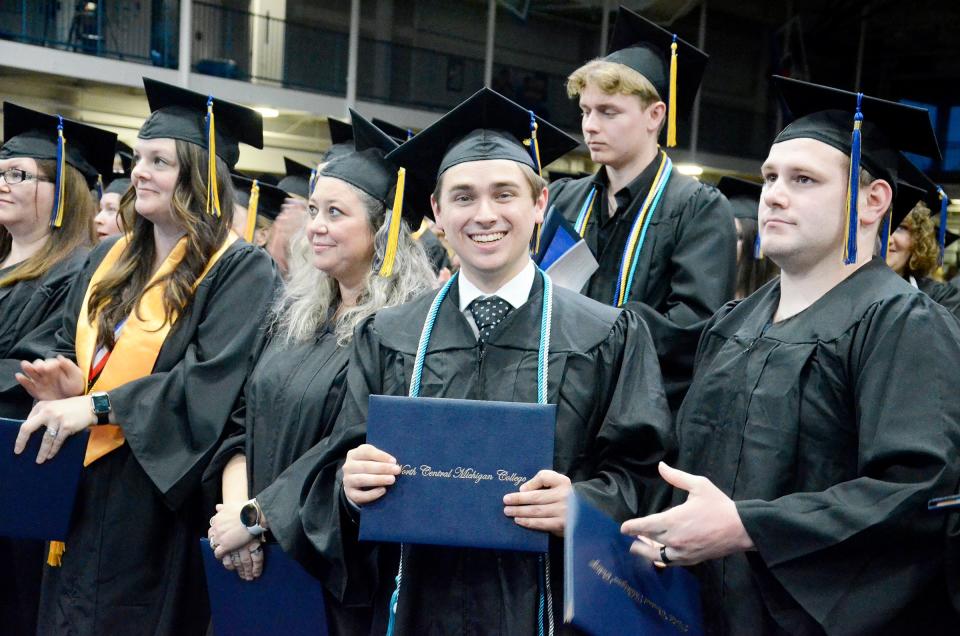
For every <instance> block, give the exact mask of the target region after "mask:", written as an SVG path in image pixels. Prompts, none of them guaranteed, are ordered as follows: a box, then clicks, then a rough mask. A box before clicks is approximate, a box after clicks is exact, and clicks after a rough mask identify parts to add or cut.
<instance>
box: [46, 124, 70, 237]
mask: <svg viewBox="0 0 960 636" xmlns="http://www.w3.org/2000/svg"><path fill="white" fill-rule="evenodd" d="M57 119H58V120H59V122H58V123H57V174H56V178H55V179H54V183H53V210H52V211H51V213H50V227H61V226H62V225H63V205H64V195H63V185H64V184H63V179H64V176H63V163H64V161H66V159H67V140H66V139H65V138H64V136H63V117H61V116H59V115H57Z"/></svg>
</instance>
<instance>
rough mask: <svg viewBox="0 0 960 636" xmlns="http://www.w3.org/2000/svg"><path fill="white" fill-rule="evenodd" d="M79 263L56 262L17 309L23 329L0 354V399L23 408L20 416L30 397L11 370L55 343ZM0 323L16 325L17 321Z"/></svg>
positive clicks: (47, 353)
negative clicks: (53, 270) (49, 274)
mask: <svg viewBox="0 0 960 636" xmlns="http://www.w3.org/2000/svg"><path fill="white" fill-rule="evenodd" d="M81 264H82V258H72V259H70V260H69V261H68V262H65V263H61V264H60V265H58V266H57V267H58V270H59V271H57V272H56V274H55V275H54V276H52V277H51V279H50V280H49V281H47V282H45V283H44V284H43V285H40V286H39V287H38V288H37V289H36V290H35V291H34V293H33V294H32V295H31V296H30V297H29V298H28V299H27V302H26V304H25V306H24V307H23V310H22V311H21V312H20V317H21V320H20V321H19V322H20V325H19V330H20V331H21V332H22V333H21V334H18V337H19V339H18V340H17V342H16V343H15V344H14V345H13V347H11V349H10V350H9V351H8V352H7V356H6V357H5V358H0V403H3V404H5V405H7V406H6V408H7V409H10V408H13V409H14V410H23V416H26V415H27V413H28V412H29V411H30V406H31V405H32V403H33V398H32V397H30V394H29V393H27V392H26V391H25V390H24V389H23V387H21V386H20V383H18V382H17V379H16V377H15V375H14V374H16V373H18V372H19V371H20V361H21V360H30V361H33V360H36V359H38V358H48V357H50V352H51V350H52V349H54V347H55V343H56V333H57V329H58V328H59V327H60V324H61V322H62V320H63V311H64V308H65V307H66V306H67V296H68V294H69V293H70V289H71V287H72V286H73V282H74V280H75V279H76V278H77V274H78V273H79V271H80V265H81ZM11 300H13V299H8V300H7V302H10V301H11ZM0 327H2V328H3V329H15V328H17V326H16V325H2V326H0ZM14 405H16V406H14ZM17 407H18V408H17ZM24 409H25V410H24Z"/></svg>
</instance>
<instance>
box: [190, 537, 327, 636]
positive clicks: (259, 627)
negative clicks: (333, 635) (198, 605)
mask: <svg viewBox="0 0 960 636" xmlns="http://www.w3.org/2000/svg"><path fill="white" fill-rule="evenodd" d="M263 549H264V556H263V573H262V574H261V575H260V576H259V577H258V578H256V579H254V580H253V581H244V580H243V579H241V578H240V577H239V576H238V575H237V573H236V572H230V571H229V570H227V569H226V568H225V567H223V563H221V562H220V561H219V560H218V559H217V558H216V557H215V556H214V555H213V550H212V549H211V548H210V541H209V540H207V539H201V540H200V551H201V552H202V553H203V567H204V570H205V571H206V574H207V593H208V594H209V595H210V613H211V615H212V619H213V631H214V633H215V634H216V635H217V636H266V635H267V634H284V635H285V636H302V635H306V634H310V635H312V636H326V634H327V616H326V612H325V609H324V603H323V585H322V584H321V583H320V581H318V580H317V579H315V578H313V577H312V576H310V574H309V573H308V572H307V571H306V570H304V569H303V567H302V566H301V565H300V564H299V563H297V562H296V561H295V560H293V559H292V558H290V557H289V556H287V554H286V553H285V552H284V551H283V550H282V549H281V548H280V546H278V545H276V544H272V543H268V544H264V546H263Z"/></svg>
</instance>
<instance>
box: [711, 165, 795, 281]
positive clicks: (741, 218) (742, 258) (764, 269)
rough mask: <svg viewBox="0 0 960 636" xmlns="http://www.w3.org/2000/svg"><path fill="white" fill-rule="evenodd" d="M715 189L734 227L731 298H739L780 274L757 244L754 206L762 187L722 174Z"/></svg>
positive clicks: (758, 243)
mask: <svg viewBox="0 0 960 636" xmlns="http://www.w3.org/2000/svg"><path fill="white" fill-rule="evenodd" d="M717 189H718V190H720V192H722V193H723V194H724V196H726V197H727V200H728V201H730V207H731V208H732V209H733V223H734V225H735V226H736V228H737V291H736V295H735V296H734V298H735V299H736V300H740V299H743V298H746V297H747V296H749V295H750V294H752V293H753V292H755V291H757V290H758V289H760V288H761V287H763V286H764V285H766V284H767V283H768V282H770V281H771V280H773V279H774V278H776V277H777V276H779V275H780V268H779V267H777V265H776V263H774V262H773V261H771V260H770V259H769V258H764V257H763V249H762V247H761V245H760V227H759V224H758V222H757V210H758V207H759V205H760V193H761V191H762V189H763V187H762V186H761V185H760V184H759V183H754V182H753V181H747V180H746V179H738V178H737V177H722V178H721V179H720V181H719V182H718V183H717Z"/></svg>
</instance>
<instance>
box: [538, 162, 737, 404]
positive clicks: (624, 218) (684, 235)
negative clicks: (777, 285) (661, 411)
mask: <svg viewBox="0 0 960 636" xmlns="http://www.w3.org/2000/svg"><path fill="white" fill-rule="evenodd" d="M659 165H660V161H659V159H657V160H656V161H653V162H652V163H651V164H650V165H649V166H648V167H647V168H646V169H644V171H643V172H642V173H640V175H639V176H638V177H637V178H636V179H634V181H632V182H631V183H630V184H629V185H627V187H625V188H624V189H622V190H621V191H620V192H618V193H617V194H616V197H617V206H618V209H617V212H616V214H614V215H613V216H612V217H611V216H610V214H609V212H608V204H607V198H608V197H607V180H606V172H605V169H604V168H601V169H600V171H599V172H598V173H597V174H595V175H593V176H592V177H583V178H582V179H561V180H559V181H556V182H554V183H551V184H550V201H549V204H548V205H549V206H556V207H557V209H559V210H560V211H561V212H562V213H563V215H564V216H565V217H566V218H567V220H569V221H570V222H571V223H575V222H576V220H577V216H578V215H579V213H580V209H581V208H582V207H583V204H584V201H586V200H587V197H588V196H589V194H590V190H591V188H593V187H594V186H596V187H597V198H596V200H595V203H594V210H593V213H592V214H591V215H590V219H589V221H588V222H587V228H586V233H585V236H584V238H585V240H586V241H587V244H588V245H589V246H590V249H591V250H592V251H593V254H594V255H595V256H596V258H597V262H598V264H599V265H600V268H599V269H598V270H597V272H596V273H595V274H594V275H593V277H591V279H590V281H589V282H588V283H587V285H586V287H585V288H584V289H583V293H584V294H586V295H587V296H589V297H590V298H593V299H594V300H598V301H600V302H602V303H605V304H608V305H610V304H613V303H614V302H615V300H614V292H615V289H616V285H617V275H618V273H619V271H620V262H621V260H622V258H623V251H624V246H625V245H626V242H627V240H628V238H629V236H630V230H631V227H632V225H633V222H634V220H635V219H636V216H637V214H639V213H640V209H641V208H642V207H643V202H644V199H645V198H646V196H647V192H648V191H649V189H650V186H651V184H652V183H653V180H654V178H655V177H656V173H657V169H658V168H659ZM736 252H737V234H736V228H735V226H734V222H733V212H732V211H731V209H730V203H729V202H728V201H727V199H726V197H724V196H723V194H722V193H721V192H720V191H719V190H717V189H716V188H714V187H712V186H709V185H706V184H703V183H700V182H699V181H697V180H695V179H693V178H691V177H688V176H685V175H682V174H680V173H679V172H677V170H676V168H674V170H673V174H672V176H671V177H670V181H669V182H668V183H667V188H666V191H665V192H664V193H663V197H662V199H661V200H660V203H659V205H658V206H657V209H656V210H655V213H654V216H653V218H652V219H651V220H650V225H649V229H648V230H647V236H646V240H645V242H644V245H643V249H642V250H641V252H640V260H639V262H638V264H637V269H636V272H635V274H634V278H633V286H632V287H631V288H630V302H628V303H627V304H626V305H625V306H626V307H627V308H629V309H632V310H634V311H635V312H637V313H638V314H640V316H641V317H642V318H643V319H644V320H645V321H646V323H647V326H648V327H649V328H650V334H651V335H652V336H653V342H654V346H655V347H656V350H657V353H658V355H659V357H660V368H661V370H662V372H663V384H664V387H665V388H666V391H667V398H668V399H669V401H670V407H671V410H673V411H674V412H676V410H677V409H678V408H679V407H680V403H681V402H682V401H683V396H684V394H685V393H686V390H687V387H688V386H689V385H690V378H691V376H692V375H693V358H694V355H695V353H696V349H697V342H698V340H699V338H700V333H701V331H702V329H703V326H704V324H705V323H706V321H707V320H708V319H709V318H710V316H712V315H713V313H714V312H715V311H717V310H718V309H719V308H720V307H721V306H722V305H723V303H725V302H727V301H728V300H730V299H732V298H733V295H734V291H735V288H736V276H737V253H736Z"/></svg>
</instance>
